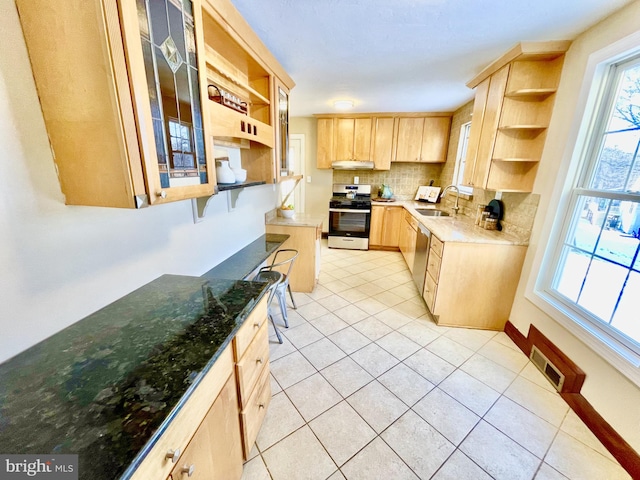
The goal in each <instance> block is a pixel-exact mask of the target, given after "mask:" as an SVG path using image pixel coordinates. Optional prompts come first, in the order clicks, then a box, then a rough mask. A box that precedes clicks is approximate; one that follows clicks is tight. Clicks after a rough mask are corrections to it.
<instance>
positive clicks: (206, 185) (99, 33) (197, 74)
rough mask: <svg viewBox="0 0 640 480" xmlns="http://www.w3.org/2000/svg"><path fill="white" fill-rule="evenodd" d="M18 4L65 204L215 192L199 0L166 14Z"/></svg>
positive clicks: (137, 203)
mask: <svg viewBox="0 0 640 480" xmlns="http://www.w3.org/2000/svg"><path fill="white" fill-rule="evenodd" d="M16 5H17V7H18V13H19V15H20V22H21V24H22V30H23V33H24V38H25V41H26V44H27V49H28V51H29V59H30V61H31V67H32V70H33V76H34V79H35V83H36V88H37V90H38V96H39V98H40V103H41V106H42V113H43V117H44V121H45V125H46V128H47V133H48V135H49V141H50V143H51V147H52V151H53V155H54V161H55V163H56V167H57V171H58V177H59V180H60V186H61V189H62V192H63V193H64V195H65V202H66V203H67V204H69V205H91V206H105V207H124V208H139V207H143V206H146V205H149V204H155V203H164V202H170V201H176V200H182V199H185V198H195V197H198V196H204V195H211V194H213V193H214V189H215V185H216V178H215V169H214V165H213V157H212V151H213V150H212V149H213V145H212V144H211V142H210V141H207V138H208V137H209V135H210V130H209V125H208V123H207V121H206V120H207V118H208V99H207V84H206V77H205V75H203V74H202V72H204V71H205V69H206V67H205V61H204V57H205V55H204V40H203V28H202V15H201V2H200V0H193V1H189V2H184V3H182V2H180V3H175V2H169V3H168V8H167V7H165V6H163V7H162V14H163V15H159V14H158V12H157V11H156V8H157V7H158V5H157V4H149V5H146V4H145V3H144V2H118V1H116V0H105V1H101V0H86V1H80V0H60V1H56V2H50V1H45V0H17V2H16ZM162 5H164V4H162ZM147 7H148V8H149V9H150V10H151V11H150V12H148V11H147ZM184 9H192V10H193V15H191V14H188V15H187V14H183V11H182V10H184ZM152 16H153V17H154V19H156V20H154V22H153V24H152V22H150V20H149V18H150V17H152ZM168 22H171V25H172V29H174V31H175V33H174V34H173V35H171V36H167V34H166V32H165V31H164V30H165V27H166V26H167V24H168ZM167 28H168V27H167ZM160 37H162V38H160ZM185 38H186V39H188V41H186V42H185ZM156 78H157V80H156ZM156 81H157V82H158V83H156Z"/></svg>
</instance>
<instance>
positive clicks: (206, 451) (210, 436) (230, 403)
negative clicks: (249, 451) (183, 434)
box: [169, 374, 243, 480]
mask: <svg viewBox="0 0 640 480" xmlns="http://www.w3.org/2000/svg"><path fill="white" fill-rule="evenodd" d="M237 405H238V394H237V392H236V381H235V375H234V374H231V376H230V377H229V380H227V383H226V384H225V385H224V387H223V388H222V391H221V392H220V395H218V398H216V400H215V402H213V406H212V407H211V409H210V410H209V412H208V413H207V415H206V416H205V417H204V420H203V421H202V423H201V424H200V426H199V427H198V430H197V431H196V434H195V435H194V436H193V438H192V439H191V441H190V442H189V445H188V446H187V448H186V449H185V451H184V453H183V454H182V455H181V456H180V459H179V461H178V462H177V464H176V466H175V468H174V469H173V470H172V471H171V475H170V476H169V478H170V479H171V480H181V479H187V478H190V479H192V480H199V479H202V480H207V479H218V478H219V479H235V478H240V477H241V476H242V458H243V457H242V443H241V438H240V420H239V417H238V415H237Z"/></svg>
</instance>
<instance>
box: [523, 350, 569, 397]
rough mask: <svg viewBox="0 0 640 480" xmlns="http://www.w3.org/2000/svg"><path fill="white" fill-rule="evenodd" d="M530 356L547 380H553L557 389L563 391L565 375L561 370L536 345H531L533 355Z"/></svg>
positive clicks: (552, 382)
mask: <svg viewBox="0 0 640 480" xmlns="http://www.w3.org/2000/svg"><path fill="white" fill-rule="evenodd" d="M529 358H530V359H531V362H532V363H533V364H534V365H535V366H536V367H537V368H538V370H540V371H541V372H542V374H543V375H544V376H545V377H546V378H547V380H549V381H550V382H551V384H552V385H553V386H554V387H555V389H556V390H558V391H561V390H562V385H563V384H564V375H563V374H562V373H560V370H559V369H558V368H557V367H556V366H555V365H554V364H553V363H551V362H550V361H549V359H548V358H547V357H545V356H544V355H543V353H542V352H541V351H540V350H538V349H537V348H536V346H535V345H534V346H532V347H531V355H530V356H529Z"/></svg>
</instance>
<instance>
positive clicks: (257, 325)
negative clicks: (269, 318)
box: [253, 322, 262, 328]
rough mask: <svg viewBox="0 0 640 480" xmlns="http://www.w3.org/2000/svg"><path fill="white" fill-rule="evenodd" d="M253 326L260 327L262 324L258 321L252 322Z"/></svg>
mask: <svg viewBox="0 0 640 480" xmlns="http://www.w3.org/2000/svg"><path fill="white" fill-rule="evenodd" d="M253 326H254V327H255V328H260V327H261V326H262V325H261V324H260V322H256V323H254V324H253Z"/></svg>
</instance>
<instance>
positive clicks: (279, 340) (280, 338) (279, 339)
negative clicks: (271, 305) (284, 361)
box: [267, 312, 283, 343]
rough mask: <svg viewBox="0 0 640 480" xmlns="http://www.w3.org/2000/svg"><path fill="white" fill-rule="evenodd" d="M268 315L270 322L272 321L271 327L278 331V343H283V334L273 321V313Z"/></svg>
mask: <svg viewBox="0 0 640 480" xmlns="http://www.w3.org/2000/svg"><path fill="white" fill-rule="evenodd" d="M267 315H268V316H269V320H271V325H273V329H274V330H275V331H276V337H278V342H280V343H283V340H282V334H281V333H280V330H278V327H277V325H276V322H274V321H273V317H272V316H271V312H269V313H267Z"/></svg>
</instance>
